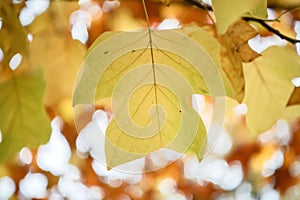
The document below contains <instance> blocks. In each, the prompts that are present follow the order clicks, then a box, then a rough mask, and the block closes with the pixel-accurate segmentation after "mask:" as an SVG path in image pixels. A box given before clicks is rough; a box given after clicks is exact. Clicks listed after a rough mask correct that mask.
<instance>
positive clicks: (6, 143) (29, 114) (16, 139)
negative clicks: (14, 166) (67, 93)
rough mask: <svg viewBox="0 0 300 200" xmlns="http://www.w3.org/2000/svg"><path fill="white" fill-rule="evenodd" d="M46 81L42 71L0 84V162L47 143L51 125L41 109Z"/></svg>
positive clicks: (13, 78) (15, 77)
mask: <svg viewBox="0 0 300 200" xmlns="http://www.w3.org/2000/svg"><path fill="white" fill-rule="evenodd" d="M44 88H45V84H44V80H43V74H42V73H41V71H34V72H30V73H27V74H22V75H18V76H14V77H12V79H10V80H8V81H6V82H2V83H0V91H1V94H0V113H1V115H0V129H1V131H2V135H3V141H2V143H0V162H3V161H5V160H7V159H9V158H12V156H14V155H15V153H16V152H17V151H18V150H20V149H21V148H22V147H24V146H27V147H36V146H37V145H39V144H41V143H43V142H46V141H47V139H48V137H49V134H50V121H49V119H48V117H47V115H46V113H45V110H44V108H43V106H42V98H43V93H44Z"/></svg>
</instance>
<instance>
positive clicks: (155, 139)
mask: <svg viewBox="0 0 300 200" xmlns="http://www.w3.org/2000/svg"><path fill="white" fill-rule="evenodd" d="M151 35H152V40H151V41H152V42H153V50H152V51H151V49H150V47H149V38H148V33H147V30H144V31H139V32H119V33H115V34H112V33H105V34H103V36H100V37H99V38H98V39H97V41H95V44H96V45H93V46H92V47H91V49H90V50H89V54H88V55H87V57H86V60H85V62H84V65H83V68H82V71H81V73H80V75H79V77H80V79H79V81H78V84H77V86H76V89H75V92H74V98H73V105H76V104H93V103H94V101H95V100H98V99H103V98H107V97H112V108H113V113H114V115H113V119H112V120H111V122H110V124H109V126H108V128H107V131H106V159H107V164H108V166H109V167H115V166H117V165H120V164H122V163H124V162H128V161H130V160H133V159H137V158H140V157H143V156H145V155H146V154H148V153H150V152H153V151H155V150H158V149H159V148H162V147H165V148H169V149H173V150H175V151H177V152H185V151H186V150H188V152H192V153H195V154H196V155H197V156H198V157H199V158H201V157H202V156H203V153H204V144H205V142H206V136H205V132H206V131H205V127H204V125H203V123H202V120H201V118H200V117H199V116H198V114H197V113H196V112H195V111H194V110H193V109H192V107H191V105H189V103H188V99H189V98H190V96H191V95H192V94H194V93H201V94H206V95H212V96H217V95H224V91H223V93H222V84H223V82H222V79H221V76H220V75H219V74H218V70H217V69H218V67H217V64H216V63H215V61H214V59H212V57H211V55H212V56H213V57H216V55H218V52H219V49H218V48H220V45H219V44H218V43H217V41H216V40H215V39H211V38H212V36H210V35H209V34H208V33H206V32H205V31H203V30H202V29H200V28H197V27H192V28H184V29H179V30H165V31H153V32H151ZM102 37H104V39H103V38H102ZM170 38H171V40H170ZM212 40H214V41H215V42H214V43H209V41H212ZM215 45H216V46H215ZM210 51H212V52H210ZM191 52H192V53H191ZM152 53H153V54H152ZM152 58H153V59H152ZM218 64H219V63H218ZM153 71H155V75H153ZM154 77H155V78H154ZM94 97H95V99H94Z"/></svg>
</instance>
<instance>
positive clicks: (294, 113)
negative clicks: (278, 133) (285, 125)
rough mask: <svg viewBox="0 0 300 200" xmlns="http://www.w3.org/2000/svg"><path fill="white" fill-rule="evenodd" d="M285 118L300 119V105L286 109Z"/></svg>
mask: <svg viewBox="0 0 300 200" xmlns="http://www.w3.org/2000/svg"><path fill="white" fill-rule="evenodd" d="M283 115H284V117H286V118H288V119H295V118H299V117H300V104H297V105H292V106H288V107H286V109H285V110H284V114H283Z"/></svg>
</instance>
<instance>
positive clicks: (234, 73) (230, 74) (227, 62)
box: [220, 20, 258, 102]
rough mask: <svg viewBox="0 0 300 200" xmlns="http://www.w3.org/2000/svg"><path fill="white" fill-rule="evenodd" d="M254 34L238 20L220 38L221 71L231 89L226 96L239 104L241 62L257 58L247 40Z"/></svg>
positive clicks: (243, 87) (242, 86)
mask: <svg viewBox="0 0 300 200" xmlns="http://www.w3.org/2000/svg"><path fill="white" fill-rule="evenodd" d="M256 34H257V32H256V31H255V30H254V28H252V27H251V26H250V25H249V24H248V23H246V22H244V21H243V20H239V21H237V22H236V23H234V24H233V25H231V26H230V27H229V28H228V30H227V31H226V33H225V34H224V35H222V36H220V41H221V43H222V49H221V54H220V55H221V62H222V69H223V70H222V71H224V73H225V76H226V77H227V79H228V81H229V83H230V87H231V90H229V92H227V95H228V96H229V97H231V98H233V99H236V100H237V101H238V102H241V101H242V100H243V98H244V95H245V91H244V89H245V81H244V75H243V65H242V62H249V61H251V60H254V59H255V58H256V57H257V56H258V54H257V53H256V52H254V51H253V50H252V49H251V48H250V47H249V45H248V40H249V39H250V38H253V37H254V36H255V35H256ZM230 91H231V93H230Z"/></svg>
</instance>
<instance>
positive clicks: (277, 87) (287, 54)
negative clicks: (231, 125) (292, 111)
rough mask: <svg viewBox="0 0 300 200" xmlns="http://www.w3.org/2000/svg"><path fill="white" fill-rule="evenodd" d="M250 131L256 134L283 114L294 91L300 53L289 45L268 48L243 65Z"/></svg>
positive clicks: (298, 72)
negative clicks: (288, 46)
mask: <svg viewBox="0 0 300 200" xmlns="http://www.w3.org/2000/svg"><path fill="white" fill-rule="evenodd" d="M244 74H245V80H246V95H245V100H244V102H245V103H246V104H247V106H248V112H247V115H246V120H247V125H248V127H249V128H250V130H251V131H252V132H253V133H255V134H259V133H262V132H263V131H265V130H267V129H268V128H270V127H271V126H272V125H273V124H274V123H275V122H276V121H277V120H278V119H279V118H280V117H281V116H282V115H283V112H284V110H285V107H286V105H287V103H288V101H289V98H290V96H291V94H292V92H293V90H294V85H293V84H292V82H291V80H292V78H294V77H295V76H299V75H300V64H299V56H298V55H297V54H296V53H295V52H294V51H291V50H289V49H288V48H283V47H271V48H269V49H267V50H266V51H264V52H263V53H262V56H261V57H259V58H258V59H256V60H255V61H253V62H251V63H248V64H245V65H244Z"/></svg>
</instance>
